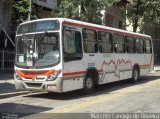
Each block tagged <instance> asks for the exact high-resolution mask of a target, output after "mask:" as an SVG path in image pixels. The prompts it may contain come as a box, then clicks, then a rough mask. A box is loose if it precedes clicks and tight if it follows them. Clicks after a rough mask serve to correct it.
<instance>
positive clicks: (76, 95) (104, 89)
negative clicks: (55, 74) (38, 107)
mask: <svg viewBox="0 0 160 119" xmlns="http://www.w3.org/2000/svg"><path fill="white" fill-rule="evenodd" d="M159 78H160V76H158V75H149V76H143V77H141V78H140V80H139V81H138V82H137V83H131V82H130V81H129V80H123V81H117V82H113V83H108V84H104V85H100V86H97V87H96V88H95V91H94V92H93V93H92V94H88V95H84V94H83V93H82V92H81V90H77V91H71V92H66V93H36V94H34V93H33V94H30V95H27V96H24V97H26V98H27V97H34V98H44V99H51V100H52V99H53V100H73V99H80V98H84V97H93V96H97V95H103V94H109V93H110V92H112V91H116V90H119V89H123V88H127V87H132V86H135V85H140V84H145V83H147V82H150V81H153V80H160V79H159Z"/></svg>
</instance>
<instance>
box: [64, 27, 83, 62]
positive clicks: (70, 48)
mask: <svg viewBox="0 0 160 119" xmlns="http://www.w3.org/2000/svg"><path fill="white" fill-rule="evenodd" d="M63 50H64V60H65V61H70V60H77V59H81V58H82V42H81V33H80V32H79V31H73V30H64V34H63Z"/></svg>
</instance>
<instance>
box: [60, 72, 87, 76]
mask: <svg viewBox="0 0 160 119" xmlns="http://www.w3.org/2000/svg"><path fill="white" fill-rule="evenodd" d="M84 73H85V71H79V72H67V73H63V76H70V75H78V74H84Z"/></svg>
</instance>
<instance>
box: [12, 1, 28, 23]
mask: <svg viewBox="0 0 160 119" xmlns="http://www.w3.org/2000/svg"><path fill="white" fill-rule="evenodd" d="M10 4H11V7H12V9H13V11H14V13H15V17H16V18H15V19H17V20H18V21H19V22H23V21H25V20H26V19H27V17H28V12H29V1H28V0H10Z"/></svg>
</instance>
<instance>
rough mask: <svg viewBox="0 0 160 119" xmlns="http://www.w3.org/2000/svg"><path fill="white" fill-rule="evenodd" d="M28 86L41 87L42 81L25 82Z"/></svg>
mask: <svg viewBox="0 0 160 119" xmlns="http://www.w3.org/2000/svg"><path fill="white" fill-rule="evenodd" d="M26 85H27V86H28V87H41V86H42V83H26Z"/></svg>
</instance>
